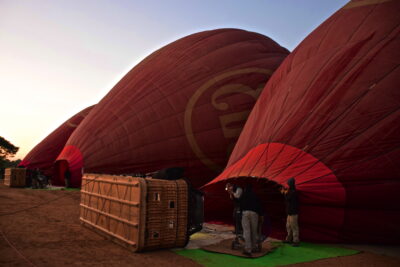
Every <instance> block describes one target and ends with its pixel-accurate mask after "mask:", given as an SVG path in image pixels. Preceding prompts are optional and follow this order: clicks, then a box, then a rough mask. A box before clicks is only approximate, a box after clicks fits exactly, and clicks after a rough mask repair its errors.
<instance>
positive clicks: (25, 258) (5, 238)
mask: <svg viewBox="0 0 400 267" xmlns="http://www.w3.org/2000/svg"><path fill="white" fill-rule="evenodd" d="M0 233H1V235H2V236H3V238H4V240H5V241H6V242H7V243H8V245H9V246H10V247H11V248H12V249H13V250H14V251H15V252H16V253H17V254H18V255H19V256H20V257H21V258H22V259H23V260H24V261H25V262H27V263H28V264H29V265H31V266H35V267H36V265H35V264H33V263H32V262H31V261H30V260H29V259H28V258H27V257H25V256H24V254H22V253H21V252H20V251H19V250H18V249H17V248H16V247H15V246H14V245H13V244H12V243H11V242H10V240H8V238H7V236H6V235H5V234H4V233H3V231H1V230H0Z"/></svg>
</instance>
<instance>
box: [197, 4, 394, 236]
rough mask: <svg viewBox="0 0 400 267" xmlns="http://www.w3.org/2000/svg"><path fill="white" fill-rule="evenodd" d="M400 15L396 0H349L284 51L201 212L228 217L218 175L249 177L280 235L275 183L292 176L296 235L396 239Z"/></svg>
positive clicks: (280, 204) (223, 177) (280, 209)
mask: <svg viewBox="0 0 400 267" xmlns="http://www.w3.org/2000/svg"><path fill="white" fill-rule="evenodd" d="M399 14H400V1H367V0H361V1H351V2H349V3H348V4H347V5H346V6H344V7H343V8H342V9H340V10H339V11H338V12H337V13H335V14H334V15H333V16H331V17H330V18H329V19H328V20H327V21H326V22H324V23H323V24H322V25H321V26H319V27H318V28H317V29H316V30H315V31H314V32H312V33H311V34H310V35H309V36H308V37H307V38H306V39H305V40H304V41H303V42H302V43H301V44H300V45H299V46H298V47H297V48H296V49H295V50H294V51H293V52H292V53H291V55H289V56H288V57H287V58H286V59H285V61H284V62H283V63H282V65H281V66H280V67H279V69H278V70H277V71H276V72H275V73H274V75H273V76H272V77H271V79H270V80H269V82H268V83H267V85H266V87H265V88H264V90H263V93H262V95H261V96H260V98H259V99H258V102H257V103H256V105H255V107H254V109H253V110H252V113H251V115H250V116H249V119H248V121H247V123H246V125H245V127H244V129H243V132H242V134H241V136H240V138H239V140H238V142H237V144H236V146H235V149H234V151H233V153H232V155H231V157H230V160H229V163H228V165H227V168H226V169H225V171H224V172H223V173H222V174H221V175H220V176H219V177H217V178H216V179H215V180H213V181H212V182H210V183H209V184H208V185H207V186H205V187H204V189H205V190H206V191H207V192H208V196H209V198H208V200H207V203H206V211H207V217H208V218H209V220H219V221H225V222H228V221H230V220H231V214H230V212H228V211H229V210H228V211H227V205H229V202H230V201H229V198H228V197H227V196H226V195H227V194H226V193H225V192H223V186H224V184H225V183H226V181H228V180H230V181H236V182H237V183H246V182H250V183H254V184H255V186H254V187H255V188H256V189H257V190H258V193H259V194H260V196H261V197H262V198H263V201H264V207H265V208H266V210H267V211H268V214H269V217H271V220H272V227H273V232H274V233H275V234H276V235H277V236H280V237H282V235H279V232H280V231H279V230H282V231H281V232H284V223H285V222H284V208H283V198H282V196H281V195H280V194H279V193H278V189H279V186H280V185H281V186H282V185H283V186H286V182H287V180H288V179H289V178H290V177H295V179H296V186H297V189H298V191H299V193H300V204H301V205H300V215H299V218H300V236H301V237H302V238H303V239H308V240H317V241H334V242H343V241H346V242H378V243H398V242H399V241H398V240H399V239H400V231H398V226H399V225H400V207H399V203H400V194H399V192H400V112H399V110H400V90H399V87H400V68H399V63H400V49H399V48H400V35H399V33H400V19H399V18H400V17H399ZM235 178H238V179H236V180H235Z"/></svg>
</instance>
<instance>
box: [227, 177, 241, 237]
mask: <svg viewBox="0 0 400 267" xmlns="http://www.w3.org/2000/svg"><path fill="white" fill-rule="evenodd" d="M225 190H226V191H228V193H229V197H230V198H231V199H232V200H233V223H234V226H235V229H234V233H235V235H236V236H237V237H241V236H242V235H243V228H242V208H241V197H242V193H243V189H242V188H241V187H239V186H237V185H235V184H231V183H227V184H226V186H225Z"/></svg>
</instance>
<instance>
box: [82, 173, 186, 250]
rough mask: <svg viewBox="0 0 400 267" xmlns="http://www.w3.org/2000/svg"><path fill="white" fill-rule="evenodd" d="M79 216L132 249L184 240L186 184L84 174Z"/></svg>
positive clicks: (172, 244) (179, 244) (167, 245)
mask: <svg viewBox="0 0 400 267" xmlns="http://www.w3.org/2000/svg"><path fill="white" fill-rule="evenodd" d="M80 206H81V210H80V220H81V222H82V223H83V224H84V225H85V226H87V227H89V228H92V229H94V230H95V231H96V232H98V233H100V234H102V235H105V236H107V237H108V238H110V239H112V240H114V241H115V242H117V243H119V244H121V245H124V246H125V247H129V248H130V249H132V250H133V251H142V250H153V249H159V248H171V247H182V246H185V245H186V243H187V240H188V233H187V229H188V226H187V223H188V218H187V217H188V185H187V183H186V181H184V180H175V181H167V180H158V179H144V178H138V177H130V176H115V175H102V174H85V175H84V176H83V178H82V189H81V204H80Z"/></svg>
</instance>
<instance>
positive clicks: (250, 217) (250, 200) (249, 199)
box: [241, 184, 263, 256]
mask: <svg viewBox="0 0 400 267" xmlns="http://www.w3.org/2000/svg"><path fill="white" fill-rule="evenodd" d="M241 204H242V227H243V237H244V242H245V245H244V250H243V254H244V255H246V256H251V253H252V252H260V251H261V245H260V244H259V240H260V239H259V234H258V231H259V229H258V223H259V216H262V214H263V212H262V206H261V201H260V199H259V198H258V196H257V195H256V194H255V193H254V191H253V188H252V186H251V185H250V184H248V185H247V186H246V188H245V190H244V192H243V196H242V201H241Z"/></svg>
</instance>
